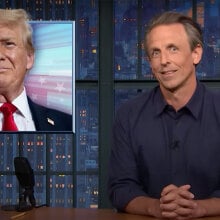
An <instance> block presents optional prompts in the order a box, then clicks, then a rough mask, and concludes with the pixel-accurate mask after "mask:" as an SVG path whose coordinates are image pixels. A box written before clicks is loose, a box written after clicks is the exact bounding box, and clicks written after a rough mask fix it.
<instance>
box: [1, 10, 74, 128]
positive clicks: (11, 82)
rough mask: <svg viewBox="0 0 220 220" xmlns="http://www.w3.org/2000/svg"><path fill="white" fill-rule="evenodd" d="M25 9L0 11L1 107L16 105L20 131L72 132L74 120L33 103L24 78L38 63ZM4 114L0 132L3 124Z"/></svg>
mask: <svg viewBox="0 0 220 220" xmlns="http://www.w3.org/2000/svg"><path fill="white" fill-rule="evenodd" d="M28 20H29V15H28V14H27V13H26V12H25V11H24V10H23V9H12V10H7V9H6V10H5V9H0V106H2V105H3V103H6V102H8V103H12V104H13V105H14V106H16V108H17V110H16V111H15V112H14V113H13V116H14V121H15V123H16V125H17V128H18V131H38V130H41V131H42V130H45V131H47V130H48V131H71V130H72V117H71V115H67V114H65V113H62V112H59V111H56V110H53V109H48V108H45V107H43V106H39V105H37V104H35V103H33V102H32V101H31V100H30V99H29V98H28V97H27V95H26V90H25V87H24V78H25V75H26V74H27V72H28V70H30V69H31V68H32V66H33V64H34V46H33V43H32V29H31V26H30V25H29V23H28ZM3 121H4V120H3V114H2V113H1V112H0V130H1V128H2V124H3Z"/></svg>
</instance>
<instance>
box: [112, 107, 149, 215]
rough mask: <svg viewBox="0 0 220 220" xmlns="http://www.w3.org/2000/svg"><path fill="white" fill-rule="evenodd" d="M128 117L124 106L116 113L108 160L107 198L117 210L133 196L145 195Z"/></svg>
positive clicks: (123, 206)
mask: <svg viewBox="0 0 220 220" xmlns="http://www.w3.org/2000/svg"><path fill="white" fill-rule="evenodd" d="M129 117H131V114H130V112H129V110H128V109H127V108H126V107H125V108H123V109H121V110H120V111H119V112H118V114H117V115H116V118H115V122H114V126H113V138H112V149H111V153H110V160H109V181H108V192H109V198H110V201H111V202H112V204H113V206H114V207H115V208H116V209H118V210H119V211H124V208H125V207H126V205H127V204H128V203H129V201H131V200H132V199H134V198H135V197H138V196H147V195H146V193H145V192H144V191H143V189H142V188H143V187H142V186H141V183H140V180H139V175H138V168H137V161H136V160H137V157H136V154H135V152H134V149H133V148H132V142H133V140H132V131H131V125H130V120H129Z"/></svg>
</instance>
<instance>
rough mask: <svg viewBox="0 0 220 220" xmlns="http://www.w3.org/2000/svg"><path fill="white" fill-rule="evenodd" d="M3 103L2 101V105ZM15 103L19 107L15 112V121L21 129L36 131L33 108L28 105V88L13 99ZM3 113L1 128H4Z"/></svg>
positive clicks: (0, 114) (0, 115)
mask: <svg viewBox="0 0 220 220" xmlns="http://www.w3.org/2000/svg"><path fill="white" fill-rule="evenodd" d="M2 104H3V103H0V106H1V105H2ZM12 104H13V105H15V106H16V107H17V110H16V111H15V112H14V114H13V116H14V121H15V123H16V125H17V128H18V130H19V131H36V128H35V124H34V121H33V119H32V115H31V110H30V107H29V105H28V100H27V95H26V90H25V88H24V90H23V92H22V93H21V94H20V95H19V96H18V97H17V98H16V99H14V100H13V102H12ZM2 122H3V114H2V113H1V112H0V128H2Z"/></svg>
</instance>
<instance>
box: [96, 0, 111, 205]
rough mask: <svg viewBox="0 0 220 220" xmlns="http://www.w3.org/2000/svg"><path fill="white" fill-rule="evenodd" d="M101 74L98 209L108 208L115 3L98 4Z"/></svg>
mask: <svg viewBox="0 0 220 220" xmlns="http://www.w3.org/2000/svg"><path fill="white" fill-rule="evenodd" d="M99 71H100V72H99V100H100V103H99V108H100V109H99V149H100V151H99V158H100V160H99V171H100V172H99V174H100V176H99V208H106V207H109V206H110V205H109V200H108V197H107V191H106V190H107V176H108V175H107V167H108V155H109V149H110V142H111V138H110V137H111V128H112V120H113V1H106V0H100V1H99Z"/></svg>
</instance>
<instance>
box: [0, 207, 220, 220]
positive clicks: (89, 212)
mask: <svg viewBox="0 0 220 220" xmlns="http://www.w3.org/2000/svg"><path fill="white" fill-rule="evenodd" d="M11 219H14V220H156V218H151V217H147V216H139V215H131V214H125V213H116V212H115V211H114V210H111V209H79V208H50V207H41V208H35V209H32V210H30V211H27V212H25V213H22V212H14V211H13V212H11V211H2V210H0V220H11ZM200 220H220V216H219V217H207V218H200Z"/></svg>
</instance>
